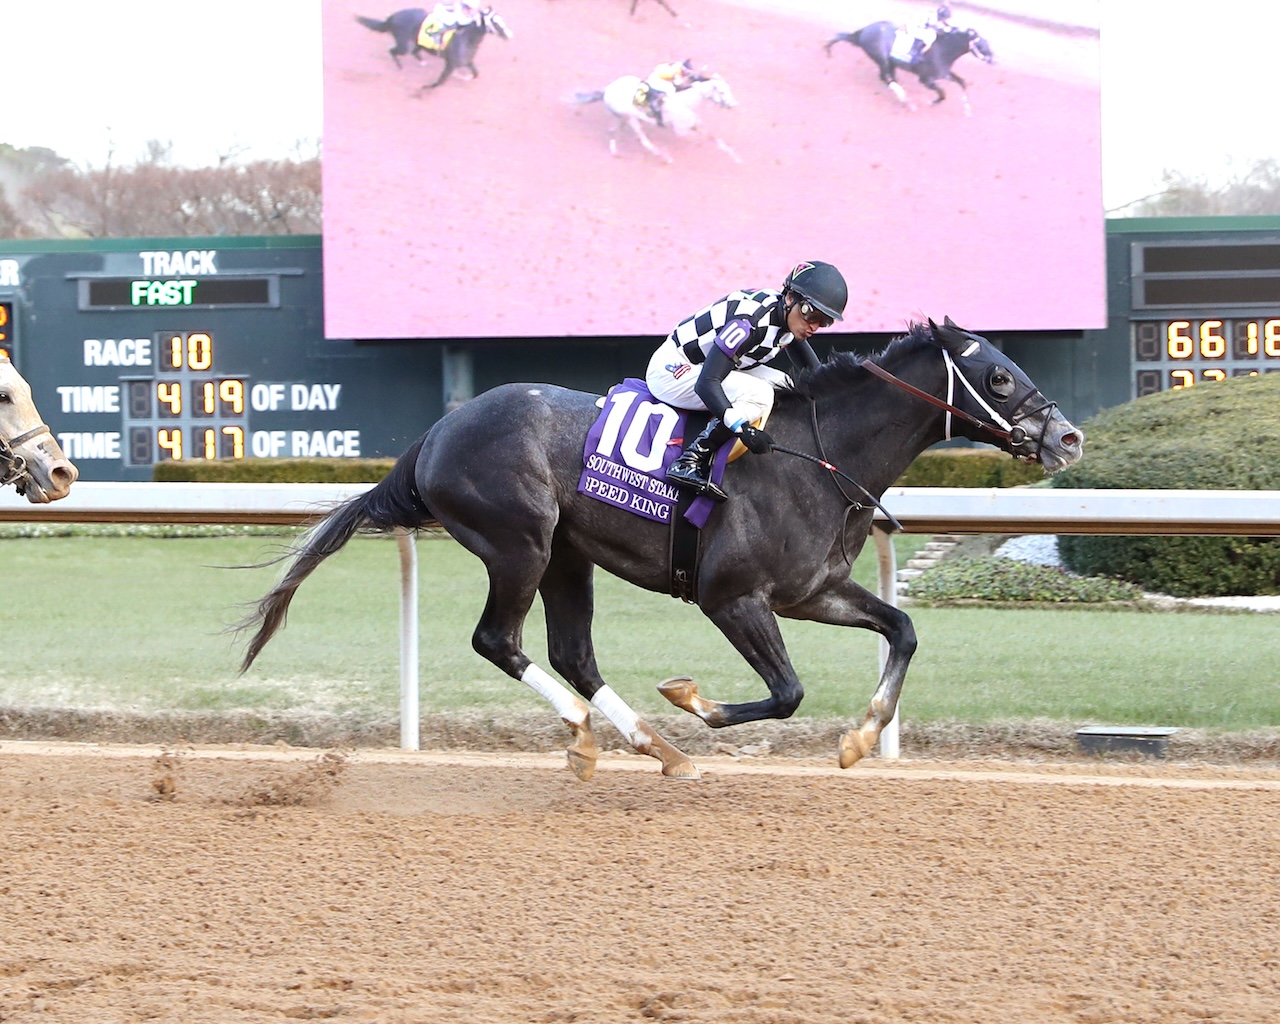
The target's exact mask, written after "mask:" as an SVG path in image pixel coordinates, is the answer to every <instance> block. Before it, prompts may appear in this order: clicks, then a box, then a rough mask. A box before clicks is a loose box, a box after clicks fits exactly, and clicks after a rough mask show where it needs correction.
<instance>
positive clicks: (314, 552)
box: [233, 435, 436, 672]
mask: <svg viewBox="0 0 1280 1024" xmlns="http://www.w3.org/2000/svg"><path fill="white" fill-rule="evenodd" d="M425 439H426V438H425V435H424V436H423V437H420V438H418V440H417V441H416V442H414V444H413V445H412V447H410V448H409V450H408V451H406V452H405V453H404V454H403V455H401V456H400V458H399V459H397V460H396V464H395V465H394V466H393V467H392V468H391V472H390V473H388V474H387V475H386V476H385V477H383V479H382V481H381V482H380V483H378V484H377V485H376V486H374V487H372V488H371V489H369V490H368V491H365V493H364V494H360V495H357V496H356V497H354V498H350V499H348V500H347V501H344V502H343V503H342V504H341V505H339V506H338V507H337V508H335V509H334V510H333V511H332V512H330V513H329V514H328V515H326V516H325V517H324V518H323V519H322V520H320V522H319V523H317V524H316V525H315V526H313V527H312V528H311V529H310V530H308V531H307V532H306V533H305V534H303V536H302V537H300V538H299V539H298V541H297V543H296V544H294V545H293V546H292V547H291V548H290V549H289V551H288V552H287V553H286V554H285V555H283V556H282V558H292V559H293V560H292V562H291V563H290V565H289V568H288V569H287V570H286V571H285V574H284V576H283V577H281V579H280V582H278V583H277V584H276V585H275V586H274V587H272V589H271V591H270V592H269V593H268V594H267V595H266V596H265V597H264V598H262V600H260V601H259V602H258V605H257V607H256V608H255V609H254V610H253V612H252V613H250V614H249V615H248V616H247V617H246V618H245V619H244V620H243V621H241V622H240V623H239V624H238V625H236V626H235V627H234V630H233V631H234V632H236V633H241V632H244V631H245V630H249V629H255V628H256V630H257V632H255V633H254V635H253V639H252V640H250V641H249V643H248V646H247V647H246V648H245V653H244V659H243V660H242V661H241V663H240V671H241V672H245V671H246V670H247V669H248V668H249V666H250V665H252V664H253V661H254V659H255V658H256V657H257V656H258V654H259V653H260V652H261V651H262V648H263V647H265V646H266V645H267V641H268V640H270V639H271V638H272V637H273V636H275V634H276V632H277V631H278V630H279V629H280V628H281V627H282V626H283V625H284V623H285V617H286V615H287V614H288V611H289V603H290V602H291V601H292V600H293V595H294V593H295V592H296V591H297V589H298V587H300V586H301V585H302V581H303V580H305V579H306V578H307V577H308V576H310V575H311V574H312V573H313V572H314V571H315V570H316V568H317V567H318V566H319V565H320V563H321V562H323V561H324V560H325V559H326V558H328V557H329V556H330V555H332V554H334V553H336V552H337V551H338V550H339V549H341V548H342V547H343V545H345V544H346V543H347V541H349V540H350V539H351V538H352V537H353V536H355V534H356V532H357V531H360V530H364V531H368V532H374V533H386V532H388V531H390V530H393V529H395V528H396V527H404V528H405V529H409V530H413V529H417V528H419V527H422V526H432V525H435V523H436V519H435V517H434V516H433V515H432V513H431V510H430V509H428V508H427V506H426V503H425V502H424V501H423V500H422V498H421V496H420V495H419V494H418V489H417V487H416V485H415V484H414V467H415V466H416V464H417V461H418V453H419V452H420V451H421V450H422V443H423V441H424V440H425Z"/></svg>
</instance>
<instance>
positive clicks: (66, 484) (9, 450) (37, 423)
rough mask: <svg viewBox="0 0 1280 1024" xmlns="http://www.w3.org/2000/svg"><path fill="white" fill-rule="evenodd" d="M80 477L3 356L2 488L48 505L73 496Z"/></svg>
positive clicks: (28, 390) (0, 418)
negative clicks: (7, 486)
mask: <svg viewBox="0 0 1280 1024" xmlns="http://www.w3.org/2000/svg"><path fill="white" fill-rule="evenodd" d="M79 475H80V472H79V470H77V469H76V467H75V466H74V465H72V463H71V460H70V459H68V458H67V457H66V456H65V455H64V454H63V453H62V448H61V447H60V446H59V444H58V441H57V438H55V437H54V436H53V434H52V433H51V432H50V430H49V427H48V424H46V423H45V422H44V421H43V420H42V419H41V418H40V412H39V410H37V409H36V404H35V402H34V401H33V400H32V398H31V386H30V385H29V384H28V383H27V382H26V381H25V380H24V379H23V377H22V374H20V373H19V372H18V371H17V369H16V368H15V367H14V365H13V363H11V362H9V358H8V357H7V356H5V355H0V486H3V485H5V484H13V487H14V490H16V491H17V492H18V493H19V494H21V495H22V496H24V497H25V498H26V499H27V501H29V502H31V503H32V504H34V505H46V504H48V503H49V502H51V501H57V500H58V499H59V498H65V497H66V496H67V495H68V494H69V493H70V492H71V485H72V484H73V483H75V482H76V478H77V477H78V476H79Z"/></svg>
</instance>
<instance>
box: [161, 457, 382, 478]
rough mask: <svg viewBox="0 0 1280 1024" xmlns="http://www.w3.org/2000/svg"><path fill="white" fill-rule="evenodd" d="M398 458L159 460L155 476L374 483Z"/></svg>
mask: <svg viewBox="0 0 1280 1024" xmlns="http://www.w3.org/2000/svg"><path fill="white" fill-rule="evenodd" d="M393 465H395V460H394V459H207V460H206V459H200V460H196V459H189V460H188V459H184V460H182V461H181V462H178V461H172V460H170V461H168V462H157V463H156V464H155V466H154V467H152V471H151V476H152V479H154V480H157V481H175V480H177V481H199V482H202V483H220V484H223V483H255V484H373V483H377V482H378V481H379V480H381V479H382V478H383V477H384V476H386V475H387V474H388V473H389V472H391V467H392V466H393Z"/></svg>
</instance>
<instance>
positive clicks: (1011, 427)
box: [773, 349, 1057, 561]
mask: <svg viewBox="0 0 1280 1024" xmlns="http://www.w3.org/2000/svg"><path fill="white" fill-rule="evenodd" d="M942 358H943V361H944V362H945V363H946V364H947V398H946V400H943V399H941V398H938V397H937V396H936V395H931V394H929V392H927V391H923V390H921V389H920V388H918V387H916V386H915V385H914V384H908V383H907V382H906V381H905V380H903V379H902V378H901V377H895V376H894V375H893V374H892V373H890V372H889V371H888V370H886V369H885V368H884V367H883V366H880V365H879V364H878V363H874V362H872V361H871V360H870V359H866V360H864V361H863V362H862V364H861V365H862V366H863V367H864V368H865V369H867V370H869V371H870V372H871V373H872V374H874V375H875V376H877V377H879V378H880V379H881V380H883V381H887V382H888V383H890V384H892V385H894V386H895V387H898V388H901V389H902V390H903V391H906V392H907V393H908V394H912V395H915V396H916V397H917V398H922V399H924V400H925V401H926V402H928V403H929V404H930V405H934V406H937V407H938V408H939V409H942V410H944V411H945V412H946V414H947V419H946V423H947V425H946V432H945V433H946V440H948V441H949V440H951V417H953V416H955V417H957V418H959V419H962V420H964V421H965V422H966V423H969V424H971V425H972V426H975V427H977V428H979V429H980V430H985V431H986V432H987V433H989V434H992V435H994V436H995V437H999V438H1002V439H1004V440H1007V441H1008V442H1009V443H1010V444H1011V445H1013V446H1014V447H1017V446H1018V445H1020V444H1022V443H1023V442H1024V441H1026V439H1027V432H1026V431H1025V430H1023V429H1022V427H1020V426H1018V421H1019V420H1020V419H1025V418H1026V417H1028V416H1034V415H1035V414H1036V413H1038V412H1040V411H1042V410H1043V409H1052V408H1053V407H1054V406H1056V405H1057V403H1056V402H1050V401H1048V400H1046V401H1045V402H1044V404H1043V405H1039V406H1037V407H1036V408H1034V409H1031V410H1029V411H1027V412H1023V413H1022V415H1021V416H1019V415H1018V412H1019V410H1020V409H1021V408H1022V406H1023V405H1025V404H1026V403H1027V402H1028V401H1030V400H1031V399H1032V398H1034V397H1035V396H1036V395H1039V394H1040V392H1039V391H1031V392H1029V393H1028V394H1027V395H1026V396H1025V397H1024V398H1023V399H1022V400H1021V401H1020V402H1018V404H1017V405H1016V406H1014V408H1013V410H1012V412H1010V414H1009V416H1010V419H1009V420H1006V419H1005V418H1004V417H1003V416H1001V415H1000V414H999V413H998V412H996V410H995V409H993V408H992V407H991V405H990V404H989V403H988V402H987V401H986V400H985V399H983V397H982V396H981V395H979V394H978V391H977V389H976V388H975V387H974V386H973V385H972V384H971V383H970V382H969V379H968V378H967V377H966V376H965V375H964V374H963V373H961V372H960V369H959V367H957V366H956V364H955V360H953V359H952V358H951V353H950V352H948V351H947V350H946V349H943V350H942ZM957 379H958V380H959V381H960V383H961V384H963V385H964V387H965V390H966V391H968V392H969V395H970V396H971V397H972V398H973V400H974V401H976V402H977V403H978V404H979V405H980V406H982V408H983V409H984V410H986V412H987V413H988V415H990V416H991V419H992V420H993V421H994V422H990V423H989V422H986V421H985V420H980V419H979V418H978V417H977V416H974V415H972V414H970V413H967V412H965V411H964V410H963V409H960V408H958V407H957V406H955V405H954V404H952V399H954V397H955V382H956V380H957ZM1041 397H1042V398H1043V397H1044V396H1043V395H1041ZM809 410H810V415H811V421H812V427H813V440H814V444H815V445H816V446H817V449H818V456H813V455H810V454H809V453H808V452H801V451H797V450H796V449H794V448H787V447H785V446H783V445H780V444H775V445H774V446H773V447H774V450H775V451H780V452H783V453H785V454H787V455H794V456H796V457H797V458H801V459H805V460H806V461H808V462H814V463H817V464H818V465H819V466H821V467H822V468H823V469H825V470H827V471H828V472H829V473H831V474H832V479H833V482H834V483H835V485H836V487H837V489H838V490H839V491H840V494H841V496H842V497H843V498H844V499H845V501H846V502H848V506H847V508H846V510H845V516H846V517H847V516H848V515H849V514H850V513H851V512H861V511H863V510H864V509H865V508H866V507H867V506H866V505H864V504H863V503H862V502H861V501H859V500H858V499H856V498H853V497H850V496H849V494H848V492H846V491H845V489H844V486H843V485H842V484H841V483H840V479H843V480H847V481H848V482H849V483H851V484H853V486H854V487H856V488H857V489H858V490H859V491H861V492H862V494H863V496H864V497H865V498H866V499H867V500H868V501H869V502H870V503H871V504H872V505H874V506H875V507H876V508H878V509H879V510H880V511H881V512H883V513H884V515H885V517H886V518H887V519H888V520H889V528H890V531H901V530H902V529H903V526H902V524H901V523H900V522H898V520H897V519H896V518H895V517H894V515H893V513H892V512H890V511H889V510H888V509H887V508H885V507H884V506H883V505H882V504H880V502H879V501H877V500H876V498H875V496H874V495H873V494H872V493H871V492H870V491H868V490H867V489H866V488H865V487H863V486H862V484H860V483H858V481H857V480H855V479H853V477H851V476H849V474H847V473H844V472H842V471H841V470H840V469H838V468H837V467H836V466H833V465H832V464H831V463H830V462H828V461H827V457H826V452H824V451H823V448H822V437H821V435H820V434H819V432H818V404H817V403H816V402H814V401H812V400H810V402H809ZM1047 429H1048V419H1047V417H1046V422H1045V430H1047ZM1045 430H1041V432H1040V436H1039V438H1037V440H1036V451H1035V454H1034V455H1026V456H1021V457H1022V458H1024V459H1026V461H1028V462H1034V461H1036V460H1037V459H1038V458H1039V457H1040V452H1041V451H1042V450H1043V448H1044V434H1045ZM836 478H839V479H836ZM842 541H843V537H842ZM846 561H848V558H847V556H846Z"/></svg>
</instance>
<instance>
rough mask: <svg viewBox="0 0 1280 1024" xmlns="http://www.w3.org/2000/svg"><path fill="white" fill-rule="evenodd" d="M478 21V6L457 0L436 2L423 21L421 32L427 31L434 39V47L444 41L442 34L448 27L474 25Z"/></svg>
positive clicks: (439, 45)
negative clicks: (455, 0) (456, 0)
mask: <svg viewBox="0 0 1280 1024" xmlns="http://www.w3.org/2000/svg"><path fill="white" fill-rule="evenodd" d="M479 22H480V6H479V5H478V4H472V3H468V2H467V0H458V2H457V3H438V4H436V5H435V6H434V7H433V8H431V13H430V14H429V15H427V20H426V21H425V22H424V23H423V25H422V29H421V30H420V34H421V33H422V32H425V33H427V34H428V35H430V36H431V38H432V39H433V40H434V41H435V44H436V49H437V50H438V49H440V47H441V45H442V44H443V42H444V34H445V33H446V32H448V31H449V30H450V29H454V28H458V27H459V26H462V25H476V24H479Z"/></svg>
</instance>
